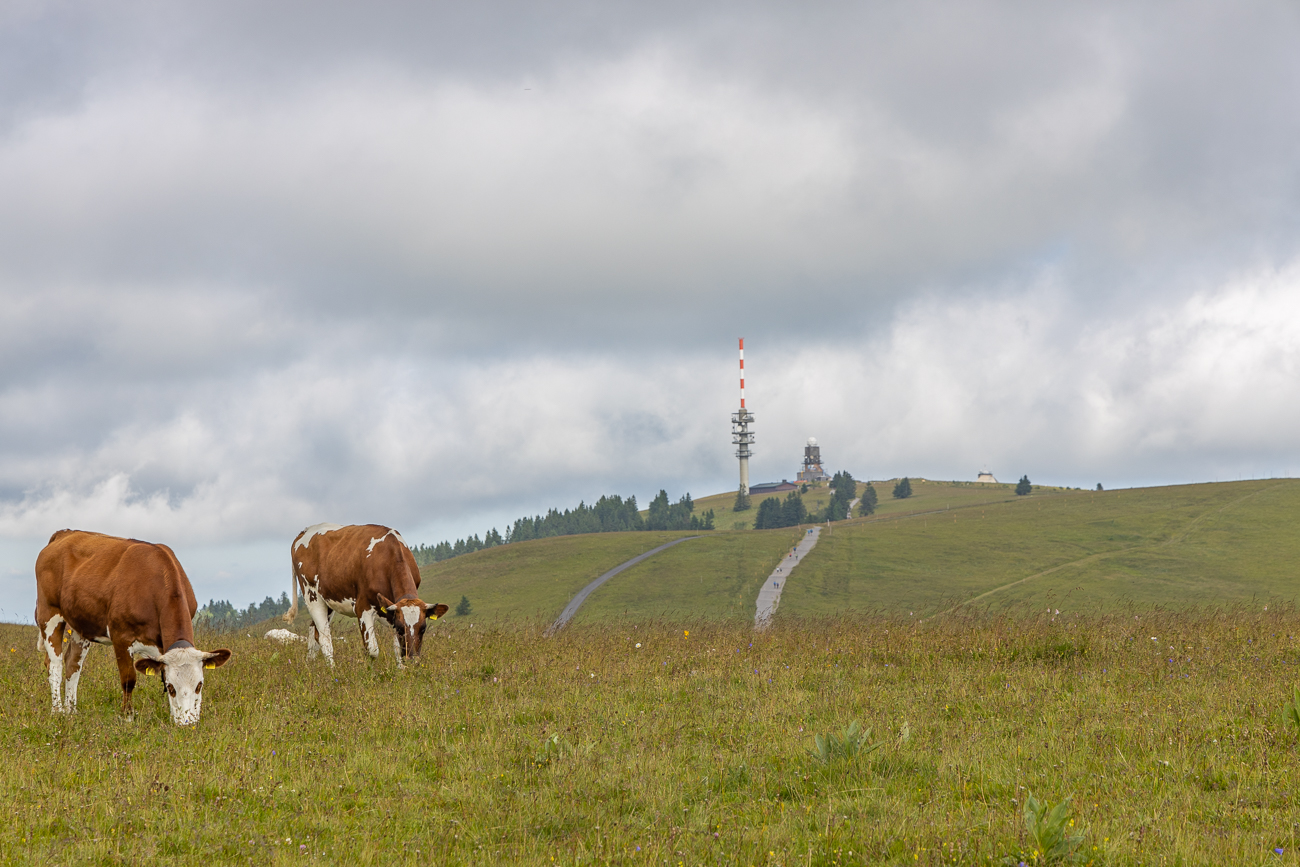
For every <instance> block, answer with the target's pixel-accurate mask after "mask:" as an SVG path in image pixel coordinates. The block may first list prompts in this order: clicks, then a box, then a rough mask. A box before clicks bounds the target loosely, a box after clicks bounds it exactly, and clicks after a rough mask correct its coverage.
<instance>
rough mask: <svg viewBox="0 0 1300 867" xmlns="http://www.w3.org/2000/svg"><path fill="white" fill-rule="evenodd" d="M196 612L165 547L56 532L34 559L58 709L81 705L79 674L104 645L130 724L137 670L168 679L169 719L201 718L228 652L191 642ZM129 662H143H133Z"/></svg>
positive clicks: (42, 642) (42, 637) (39, 621)
mask: <svg viewBox="0 0 1300 867" xmlns="http://www.w3.org/2000/svg"><path fill="white" fill-rule="evenodd" d="M197 610H198V602H197V601H196V600H195V598H194V590H193V588H191V587H190V579H189V578H187V577H186V576H185V570H184V569H182V568H181V564H180V563H179V562H178V561H177V559H176V555H175V554H173V553H172V549H171V548H168V547H167V546H166V545H153V544H150V543H149V542H141V541H139V540H137V539H119V538H117V537H116V536H105V535H103V534H102V533H86V532H83V531H81V530H60V531H58V532H57V533H55V534H54V535H53V536H51V537H50V542H49V544H48V545H46V546H45V548H44V549H42V551H41V553H40V554H39V555H38V556H37V558H36V626H37V628H38V629H39V630H40V634H39V635H38V636H37V638H36V647H37V649H38V650H44V651H45V656H44V660H45V666H46V668H48V669H49V674H50V693H51V697H52V702H53V706H54V711H55V713H59V712H63V713H71V712H73V711H75V710H76V709H77V682H78V680H80V678H81V668H82V666H83V664H84V663H85V660H86V653H87V652H88V651H89V650H90V645H91V644H94V643H97V644H111V645H112V646H113V654H114V656H116V657H117V670H118V674H119V675H121V678H122V713H123V714H125V715H126V716H127V718H128V719H129V718H132V717H133V716H134V712H133V710H132V708H131V691H132V690H134V689H135V673H136V671H140V672H144V673H146V674H161V675H162V682H163V688H164V689H165V690H166V692H167V702H168V704H169V705H170V706H171V713H172V722H174V723H176V724H177V725H193V724H194V723H196V722H198V721H199V712H200V710H201V708H202V705H203V669H205V668H216V667H218V666H220V665H225V664H226V662H227V660H229V659H230V651H229V650H224V649H223V650H213V651H202V650H199V649H198V648H196V647H195V646H194V623H193V620H194V612H195V611H197ZM164 648H165V649H164ZM132 656H141V657H143V658H142V659H140V660H138V661H134V662H133V661H132ZM60 688H62V693H63V696H62V700H60V696H59V693H60Z"/></svg>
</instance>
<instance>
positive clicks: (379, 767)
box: [0, 606, 1300, 867]
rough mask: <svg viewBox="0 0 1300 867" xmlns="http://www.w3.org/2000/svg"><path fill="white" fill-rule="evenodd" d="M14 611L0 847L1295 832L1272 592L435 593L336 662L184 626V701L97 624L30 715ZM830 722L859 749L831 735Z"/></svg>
mask: <svg viewBox="0 0 1300 867" xmlns="http://www.w3.org/2000/svg"><path fill="white" fill-rule="evenodd" d="M267 625H268V626H269V625H272V624H267ZM33 636H34V629H33V628H32V627H22V626H3V627H0V640H2V641H3V650H4V653H3V655H0V689H3V691H4V694H5V696H6V701H5V703H4V705H3V707H0V738H2V739H3V747H4V751H5V757H6V761H5V763H4V770H3V772H0V774H2V775H3V787H4V792H5V795H6V803H7V804H8V807H7V810H8V811H9V813H10V815H11V820H10V821H9V822H6V823H4V824H3V826H0V852H3V853H4V861H5V863H8V864H42V865H45V864H51V863H60V864H131V865H138V864H181V863H189V862H201V863H208V864H412V865H416V864H420V865H423V864H476V865H477V864H552V863H554V864H560V865H570V864H621V865H664V864H668V865H686V864H692V865H694V864H743V865H791V867H793V865H807V864H813V865H837V864H890V865H917V864H922V865H940V864H971V865H989V864H1003V863H1010V864H1018V863H1020V862H1021V861H1024V862H1025V863H1026V864H1043V863H1077V864H1097V865H1100V864H1108V865H1139V864H1142V865H1173V864H1180V865H1184V864H1185V865H1225V864H1232V865H1237V864H1245V865H1254V864H1260V865H1266V864H1279V865H1282V864H1295V863H1297V857H1296V852H1297V847H1300V797H1297V785H1300V745H1298V744H1297V737H1296V731H1295V730H1294V729H1293V728H1290V727H1288V724H1287V722H1286V721H1285V719H1284V718H1283V716H1282V713H1281V711H1282V706H1283V702H1284V700H1286V699H1287V698H1289V697H1290V696H1291V695H1292V689H1293V688H1294V687H1295V686H1297V684H1300V614H1297V612H1296V610H1295V609H1294V608H1292V607H1290V606H1284V607H1278V606H1270V608H1269V610H1268V611H1267V612H1265V611H1264V610H1263V608H1262V606H1259V607H1251V608H1246V607H1240V608H1232V609H1225V610H1219V611H1201V612H1195V611H1181V612H1171V611H1167V610H1147V609H1139V610H1134V611H1124V612H1116V613H1114V614H1111V615H1089V616H1084V615H1081V614H1074V615H1068V616H1067V615H1065V614H1062V615H1061V616H1058V617H1052V616H1047V615H1046V614H1045V613H1044V614H1043V615H1018V616H997V615H992V614H988V613H984V614H980V615H971V614H967V613H964V612H963V613H958V614H956V615H954V616H950V617H944V618H937V619H934V620H930V621H925V622H917V621H916V620H915V619H908V618H906V617H904V618H889V617H846V618H827V619H803V620H800V619H794V618H787V619H786V620H785V621H784V622H781V623H777V624H776V625H774V626H773V628H772V629H770V630H768V631H766V632H763V633H758V634H755V633H754V632H753V631H752V630H751V629H750V628H748V627H747V626H745V625H743V624H740V623H717V622H712V621H704V620H699V621H686V622H677V623H671V624H670V623H667V622H663V621H640V622H633V621H622V622H607V623H602V624H596V625H582V624H577V625H575V626H573V627H571V628H570V629H567V630H565V631H564V632H561V633H560V634H559V635H557V636H555V637H553V638H544V637H543V636H542V633H541V631H540V630H539V629H537V628H536V627H535V626H533V627H530V626H513V627H512V626H506V627H502V628H493V629H484V628H481V627H479V626H477V625H476V626H475V627H473V628H471V627H469V626H468V624H467V623H465V622H464V621H455V620H453V621H451V622H447V623H440V624H438V625H436V626H435V627H433V631H432V632H431V635H430V637H428V638H427V639H426V642H425V647H426V650H425V658H424V660H423V661H422V663H421V664H420V665H418V666H408V667H407V668H406V669H405V670H400V671H399V670H398V669H397V668H396V666H395V665H394V663H393V661H392V659H391V658H389V657H384V658H382V659H380V660H379V661H378V662H371V661H370V660H369V659H368V658H365V657H364V656H363V652H362V650H361V648H360V646H359V645H358V643H357V641H356V638H355V635H353V634H350V633H346V632H342V633H341V637H342V638H343V639H344V640H343V641H342V642H341V643H340V644H339V645H338V657H339V663H338V666H337V667H336V668H334V669H332V670H331V669H330V668H328V667H327V666H325V664H324V663H323V662H322V661H320V660H317V661H315V662H314V663H307V662H306V661H305V660H304V648H303V645H301V644H299V645H296V646H293V647H290V648H284V647H279V646H277V645H273V644H271V643H269V642H267V641H265V640H263V639H260V638H258V637H257V635H256V633H249V634H247V635H243V634H241V635H237V636H212V635H199V636H198V640H199V642H200V644H201V645H203V646H212V645H214V644H223V645H228V646H230V647H231V648H232V649H233V650H234V652H235V656H234V658H233V660H232V661H231V663H230V664H229V665H227V666H225V667H223V668H221V669H218V670H216V671H213V672H209V673H208V680H207V688H206V689H205V690H204V699H205V700H204V706H203V718H202V720H201V721H200V723H199V724H198V725H196V726H194V727H192V728H187V729H181V728H177V727H175V726H173V725H172V724H171V722H170V720H169V718H168V715H167V711H166V708H165V703H164V699H163V695H162V693H161V691H160V690H159V689H158V686H157V683H156V682H154V681H151V680H145V681H143V682H142V684H141V687H140V689H138V690H137V694H136V705H137V708H138V709H139V715H138V717H137V719H136V720H135V721H134V722H125V721H123V720H122V719H121V718H119V716H118V714H117V708H118V706H119V688H118V684H117V678H116V671H115V667H114V666H113V664H112V661H111V658H110V655H109V654H108V653H106V652H104V650H103V649H102V648H97V649H95V651H94V652H93V653H92V654H91V657H90V659H89V662H88V665H87V670H86V671H85V673H84V676H83V680H82V686H81V707H80V711H79V712H78V713H77V714H76V715H73V716H70V717H64V716H55V715H53V714H51V713H50V711H49V707H48V692H47V690H46V686H45V677H44V670H43V668H42V667H41V664H40V662H39V660H38V658H37V657H36V654H35V652H34V651H33V649H32V642H33ZM855 722H856V723H858V725H859V726H860V727H861V728H867V729H870V734H869V737H868V738H867V739H866V740H865V741H862V742H861V743H860V748H859V749H858V750H857V751H856V753H855V752H854V751H852V750H846V749H839V750H836V749H833V748H832V747H833V746H834V744H833V743H830V744H828V742H827V740H826V735H832V736H839V737H843V735H844V733H845V731H846V729H850V727H851V726H852V724H853V723H855ZM818 735H821V736H822V747H823V750H822V751H821V752H819V750H818V742H817V740H816V738H817V736H818ZM852 742H853V743H857V739H856V738H854V739H852ZM873 747H874V749H873ZM823 753H824V755H823ZM1031 795H1032V796H1033V797H1034V798H1036V799H1038V800H1040V801H1046V802H1048V803H1049V804H1058V803H1060V802H1061V801H1062V800H1064V799H1066V798H1070V799H1071V800H1070V802H1069V804H1068V805H1067V807H1066V808H1065V812H1064V815H1062V816H1061V817H1060V822H1059V826H1060V830H1061V831H1062V832H1063V833H1064V834H1065V835H1067V836H1070V837H1075V838H1078V839H1077V841H1076V842H1075V844H1073V847H1072V850H1071V852H1070V854H1071V856H1072V857H1071V858H1069V859H1050V858H1047V857H1045V856H1044V855H1043V854H1041V851H1040V850H1036V843H1035V838H1034V837H1033V836H1032V835H1031V834H1030V832H1029V830H1028V828H1027V825H1026V822H1025V818H1024V814H1023V809H1024V806H1025V804H1026V802H1027V799H1028V798H1029V797H1030V796H1031ZM1278 849H1280V850H1282V854H1280V855H1279V854H1276V853H1275V850H1278ZM1036 855H1037V857H1036ZM1008 859H1009V860H1008Z"/></svg>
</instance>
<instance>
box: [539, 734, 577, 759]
mask: <svg viewBox="0 0 1300 867" xmlns="http://www.w3.org/2000/svg"><path fill="white" fill-rule="evenodd" d="M567 752H569V745H568V744H566V743H565V742H564V741H562V740H560V733H559V732H556V733H555V734H553V735H551V736H550V737H549V738H546V739H544V740H543V741H542V748H541V749H540V750H538V752H537V755H535V756H533V764H534V765H536V766H537V767H545V766H547V765H549V764H551V762H553V761H555V760H556V759H558V758H559V757H560V756H562V755H564V754H565V753H567Z"/></svg>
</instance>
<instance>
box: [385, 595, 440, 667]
mask: <svg viewBox="0 0 1300 867" xmlns="http://www.w3.org/2000/svg"><path fill="white" fill-rule="evenodd" d="M379 602H380V604H381V605H383V606H384V607H383V608H381V609H380V613H381V614H383V615H384V617H385V619H387V620H388V622H389V623H391V624H392V626H393V629H394V631H396V632H397V640H398V641H399V642H400V643H401V645H402V656H403V657H404V658H406V659H411V660H415V659H419V658H420V645H421V644H422V643H423V641H424V630H425V629H426V628H427V627H428V625H429V621H430V620H437V619H438V618H439V617H441V616H442V615H444V614H446V613H447V606H446V605H443V604H442V603H438V604H437V605H425V604H424V603H423V602H421V601H420V600H419V599H403V600H402V601H400V602H390V601H389V600H388V597H386V596H384V595H383V594H380V596H379Z"/></svg>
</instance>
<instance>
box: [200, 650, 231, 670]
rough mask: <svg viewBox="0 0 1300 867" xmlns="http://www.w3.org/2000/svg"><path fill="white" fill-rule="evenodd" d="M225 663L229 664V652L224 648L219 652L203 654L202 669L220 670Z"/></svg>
mask: <svg viewBox="0 0 1300 867" xmlns="http://www.w3.org/2000/svg"><path fill="white" fill-rule="evenodd" d="M227 662H230V651H229V650H226V649H225V648H224V647H223V648H221V649H220V650H213V651H210V652H208V653H205V654H203V667H204V668H220V667H221V666H223V665H225V664H226V663H227Z"/></svg>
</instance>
